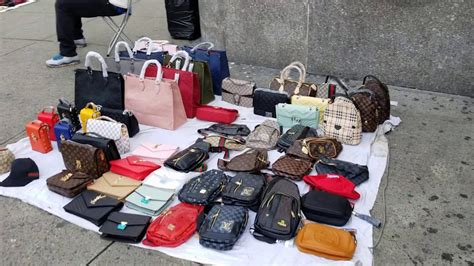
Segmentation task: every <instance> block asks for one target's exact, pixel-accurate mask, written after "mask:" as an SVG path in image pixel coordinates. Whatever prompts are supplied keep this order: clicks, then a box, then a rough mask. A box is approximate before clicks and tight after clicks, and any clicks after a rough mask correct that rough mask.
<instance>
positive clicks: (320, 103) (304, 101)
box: [291, 95, 330, 123]
mask: <svg viewBox="0 0 474 266" xmlns="http://www.w3.org/2000/svg"><path fill="white" fill-rule="evenodd" d="M329 100H330V99H323V98H315V97H310V96H301V95H293V96H292V97H291V104H296V105H309V106H315V107H316V108H318V110H319V123H322V122H323V118H324V110H326V107H328V105H329Z"/></svg>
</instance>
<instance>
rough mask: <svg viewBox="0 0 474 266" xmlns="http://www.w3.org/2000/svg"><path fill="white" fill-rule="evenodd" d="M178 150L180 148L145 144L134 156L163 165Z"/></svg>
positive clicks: (135, 151)
mask: <svg viewBox="0 0 474 266" xmlns="http://www.w3.org/2000/svg"><path fill="white" fill-rule="evenodd" d="M178 149H179V147H178V146H174V145H168V144H152V143H143V144H141V145H140V146H139V147H138V148H136V149H135V150H134V151H133V152H132V154H133V155H135V156H138V157H141V158H143V159H145V160H148V161H150V162H154V163H156V164H159V165H163V164H164V162H165V161H166V160H167V159H168V158H169V157H171V156H172V155H174V154H175V153H176V152H177V151H178Z"/></svg>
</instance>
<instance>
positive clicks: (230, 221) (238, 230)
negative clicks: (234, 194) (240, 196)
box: [199, 205, 249, 250]
mask: <svg viewBox="0 0 474 266" xmlns="http://www.w3.org/2000/svg"><path fill="white" fill-rule="evenodd" d="M248 216H249V214H248V210H247V208H245V207H241V206H229V205H215V206H214V207H212V209H211V210H210V211H209V213H208V215H207V216H206V219H205V220H204V222H203V224H202V225H201V227H200V228H199V244H201V245H203V246H204V247H207V248H212V249H217V250H231V249H232V247H233V246H234V245H235V243H236V242H237V240H239V238H240V236H241V235H242V233H243V232H244V231H245V227H246V226H247V222H248Z"/></svg>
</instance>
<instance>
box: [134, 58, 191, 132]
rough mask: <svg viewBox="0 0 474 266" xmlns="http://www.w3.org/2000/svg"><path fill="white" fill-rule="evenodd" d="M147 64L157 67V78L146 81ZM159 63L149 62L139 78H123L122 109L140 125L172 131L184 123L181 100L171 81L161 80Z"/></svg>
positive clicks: (175, 83)
mask: <svg viewBox="0 0 474 266" xmlns="http://www.w3.org/2000/svg"><path fill="white" fill-rule="evenodd" d="M150 64H155V65H157V74H155V76H156V78H154V79H151V78H145V70H146V69H147V67H148V66H149V65H150ZM162 76H163V72H162V67H161V64H160V63H159V62H158V60H148V61H146V62H145V64H144V65H143V68H142V71H141V72H140V75H139V76H138V75H135V74H127V75H125V88H126V89H125V108H126V109H127V110H130V111H132V112H133V113H134V114H135V116H136V117H137V119H138V121H140V123H141V124H144V125H149V126H155V127H159V128H164V129H169V130H174V129H176V128H178V127H179V126H181V125H182V124H184V123H185V122H186V112H185V111H184V105H183V100H182V99H181V93H180V90H179V87H178V82H177V81H176V80H174V79H165V78H163V77H162Z"/></svg>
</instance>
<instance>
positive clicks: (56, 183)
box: [46, 170, 92, 198]
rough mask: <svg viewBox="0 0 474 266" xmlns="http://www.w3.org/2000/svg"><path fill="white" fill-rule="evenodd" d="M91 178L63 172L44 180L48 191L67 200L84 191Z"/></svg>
mask: <svg viewBox="0 0 474 266" xmlns="http://www.w3.org/2000/svg"><path fill="white" fill-rule="evenodd" d="M91 181H92V177H91V176H89V175H87V174H84V173H81V172H75V173H73V172H71V171H69V170H63V171H61V172H60V173H58V174H55V175H53V176H52V177H50V178H48V179H47V180H46V185H47V186H48V189H49V190H51V191H53V192H56V193H58V194H60V195H63V196H65V197H68V198H73V197H75V196H76V195H77V194H79V193H81V192H82V191H83V190H85V189H86V186H87V184H88V183H90V182H91Z"/></svg>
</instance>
